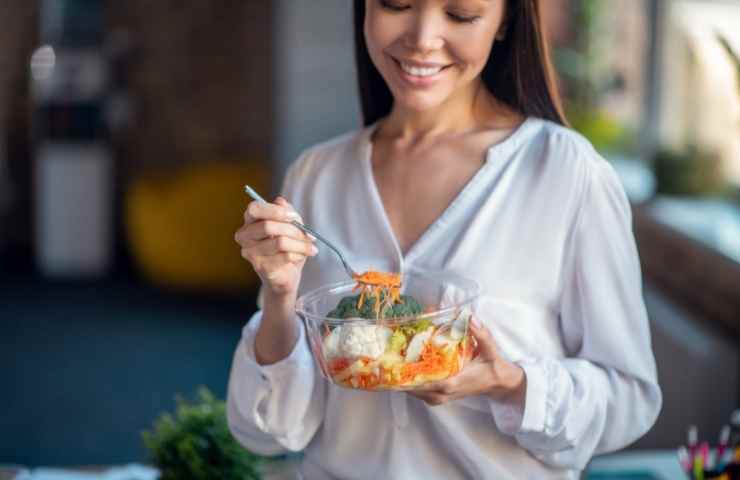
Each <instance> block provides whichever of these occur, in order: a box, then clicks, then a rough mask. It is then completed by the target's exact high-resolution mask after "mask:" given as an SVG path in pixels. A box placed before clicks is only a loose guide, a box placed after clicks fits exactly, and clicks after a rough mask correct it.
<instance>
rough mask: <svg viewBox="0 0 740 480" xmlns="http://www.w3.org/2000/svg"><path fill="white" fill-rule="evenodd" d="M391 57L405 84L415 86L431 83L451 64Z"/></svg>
mask: <svg viewBox="0 0 740 480" xmlns="http://www.w3.org/2000/svg"><path fill="white" fill-rule="evenodd" d="M391 58H392V59H393V62H394V63H395V64H396V66H397V67H398V73H399V76H400V77H401V78H402V79H403V80H404V81H405V82H406V83H407V84H409V85H411V86H415V87H425V86H429V85H432V84H433V83H434V82H436V81H437V80H438V79H439V78H440V77H441V76H442V73H443V72H444V71H445V70H446V69H447V68H449V67H450V66H451V65H442V64H437V63H426V62H413V61H408V60H399V59H397V58H395V57H391Z"/></svg>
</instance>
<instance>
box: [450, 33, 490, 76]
mask: <svg viewBox="0 0 740 480" xmlns="http://www.w3.org/2000/svg"><path fill="white" fill-rule="evenodd" d="M492 43H493V35H492V34H489V33H487V32H486V33H481V34H478V35H467V36H464V37H462V38H456V39H454V40H451V41H450V42H448V48H449V51H450V53H451V54H452V55H453V56H454V58H455V59H456V61H457V62H459V63H460V65H462V66H463V67H465V69H466V70H468V69H471V70H479V69H480V70H482V69H483V67H484V66H485V64H486V62H487V61H488V56H489V54H490V53H491V46H492Z"/></svg>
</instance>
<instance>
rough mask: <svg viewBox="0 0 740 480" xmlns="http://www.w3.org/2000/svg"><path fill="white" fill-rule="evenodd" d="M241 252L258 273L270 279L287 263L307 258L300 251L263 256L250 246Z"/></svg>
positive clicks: (298, 261) (295, 262)
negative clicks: (256, 253)
mask: <svg viewBox="0 0 740 480" xmlns="http://www.w3.org/2000/svg"><path fill="white" fill-rule="evenodd" d="M241 254H242V257H244V258H245V259H246V260H248V261H249V263H251V264H252V267H253V268H254V270H255V271H256V272H257V273H259V274H261V275H265V276H266V277H267V278H268V279H270V278H272V276H273V274H274V273H275V272H278V271H280V270H281V269H282V268H284V267H285V266H286V265H288V264H291V263H292V264H296V265H297V264H300V263H302V262H304V261H305V260H306V256H305V255H301V254H300V253H281V254H279V255H272V256H269V257H263V256H259V255H254V253H253V252H252V249H249V248H242V250H241Z"/></svg>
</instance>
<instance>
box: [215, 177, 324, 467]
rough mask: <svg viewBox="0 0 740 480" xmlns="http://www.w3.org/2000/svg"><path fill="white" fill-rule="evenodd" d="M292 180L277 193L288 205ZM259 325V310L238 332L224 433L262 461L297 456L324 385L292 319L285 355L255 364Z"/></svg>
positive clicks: (318, 419)
mask: <svg viewBox="0 0 740 480" xmlns="http://www.w3.org/2000/svg"><path fill="white" fill-rule="evenodd" d="M297 163H298V162H296V164H297ZM294 165H295V164H294ZM294 176H295V168H291V169H290V170H289V171H288V174H287V175H286V180H285V183H284V186H283V189H282V192H283V195H284V196H285V197H286V198H288V199H290V198H291V191H292V188H293V186H294V183H295V181H294ZM260 292H261V289H260ZM261 321H262V311H261V310H260V311H257V312H256V313H255V314H254V315H253V316H252V318H251V319H250V320H249V322H248V323H247V325H246V326H245V327H244V329H243V331H242V338H241V339H240V341H239V344H238V346H237V348H236V352H235V353H234V359H233V363H232V367H231V373H230V376H229V386H228V393H227V420H228V424H229V428H230V430H231V433H232V434H233V435H234V437H235V438H236V439H237V440H238V441H239V443H241V444H242V445H243V446H244V447H245V448H247V449H249V450H251V451H253V452H256V453H259V454H262V455H277V454H281V453H285V452H287V451H299V450H302V449H303V448H305V447H306V445H307V444H308V443H309V442H310V441H311V439H312V438H313V436H314V434H315V433H316V431H317V430H318V428H319V427H320V425H321V423H322V421H323V415H324V414H323V412H324V398H325V388H324V382H323V380H322V379H321V378H320V376H319V374H318V371H317V370H316V367H315V364H314V361H313V357H312V356H311V352H310V349H309V346H308V342H307V338H306V332H305V329H304V327H303V325H302V324H301V323H300V320H299V318H298V317H297V316H296V318H295V321H296V322H298V323H299V326H298V327H299V328H298V331H299V337H298V340H297V342H296V344H295V346H294V347H293V350H292V351H291V353H290V354H289V355H288V356H287V357H286V358H284V359H282V360H280V361H278V362H276V363H273V364H270V365H260V364H259V363H257V361H256V359H255V355H254V341H255V337H256V334H257V331H258V329H259V325H260V322H261Z"/></svg>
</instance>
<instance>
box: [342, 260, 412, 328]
mask: <svg viewBox="0 0 740 480" xmlns="http://www.w3.org/2000/svg"><path fill="white" fill-rule="evenodd" d="M354 279H355V281H357V285H355V287H354V288H353V289H352V291H353V292H354V291H357V290H360V298H359V299H358V301H357V308H358V309H360V308H362V306H363V305H364V304H365V300H366V297H367V295H370V296H371V297H373V298H375V305H374V308H373V309H374V310H375V317H376V318H378V319H380V311H381V301H382V300H384V301H385V303H386V304H387V305H388V306H392V305H393V303H394V302H400V301H401V274H400V273H389V272H377V271H374V270H368V271H367V272H365V273H362V274H359V275H355V276H354Z"/></svg>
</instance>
